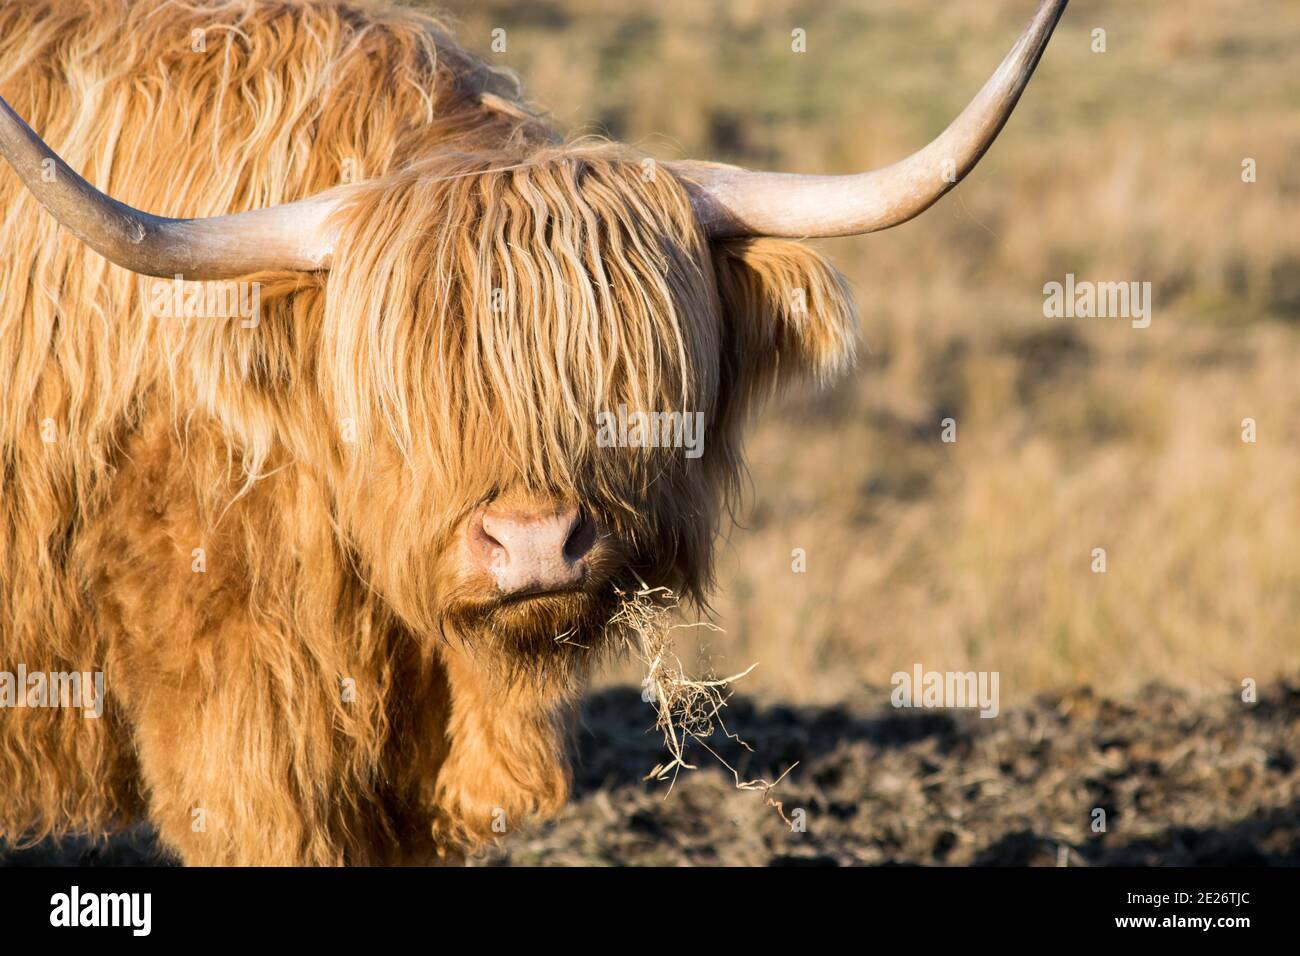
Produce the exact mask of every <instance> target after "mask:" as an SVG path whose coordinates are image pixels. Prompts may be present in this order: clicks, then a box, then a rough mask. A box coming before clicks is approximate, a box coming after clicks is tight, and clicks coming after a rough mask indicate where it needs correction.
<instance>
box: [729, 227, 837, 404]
mask: <svg viewBox="0 0 1300 956" xmlns="http://www.w3.org/2000/svg"><path fill="white" fill-rule="evenodd" d="M713 262H714V270H715V273H716V275H717V281H718V293H719V295H720V297H721V303H722V311H723V320H724V323H725V327H726V333H725V334H726V341H725V342H724V343H723V352H724V358H723V364H724V369H725V372H724V374H726V375H727V377H728V378H730V379H731V383H730V387H731V389H732V390H734V391H735V392H738V393H740V394H743V395H746V396H748V397H751V398H753V397H759V396H761V395H762V394H763V393H766V392H769V391H770V390H771V389H772V388H774V387H780V386H782V385H784V384H787V383H789V382H791V381H793V380H795V379H799V378H812V379H816V380H818V381H819V382H826V381H828V380H830V379H831V378H833V377H834V376H836V375H837V374H839V373H840V372H843V371H844V370H846V369H847V368H849V367H850V366H851V365H852V364H853V359H854V352H855V345H856V341H857V334H858V328H857V310H856V309H855V308H854V305H853V295H852V293H851V292H850V291H849V288H848V283H847V282H846V281H845V279H844V277H843V276H842V275H840V273H839V272H838V271H836V270H835V268H834V267H833V266H831V264H830V263H828V262H827V261H826V260H825V259H824V258H823V257H822V256H820V255H819V254H818V253H816V252H815V251H813V250H812V249H809V248H808V247H807V246H804V245H800V244H799V243H797V242H787V241H785V240H780V239H746V240H735V241H729V242H715V243H714V244H713Z"/></svg>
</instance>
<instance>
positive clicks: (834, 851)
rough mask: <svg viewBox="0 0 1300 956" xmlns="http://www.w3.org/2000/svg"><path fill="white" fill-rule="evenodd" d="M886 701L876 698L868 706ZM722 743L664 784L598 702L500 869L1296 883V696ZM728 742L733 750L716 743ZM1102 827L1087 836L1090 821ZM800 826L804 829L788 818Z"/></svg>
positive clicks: (1124, 703)
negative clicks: (1105, 870) (553, 804)
mask: <svg viewBox="0 0 1300 956" xmlns="http://www.w3.org/2000/svg"><path fill="white" fill-rule="evenodd" d="M868 696H869V697H870V699H873V700H887V695H886V694H885V692H883V691H879V692H873V693H872V694H870V695H866V694H864V698H866V697H868ZM728 714H729V717H728V726H729V727H730V728H731V729H732V730H733V731H735V732H737V733H739V734H741V735H742V736H744V737H745V739H746V740H747V742H748V743H749V744H750V746H752V747H753V750H754V752H753V753H752V754H750V753H747V752H746V751H744V750H743V749H742V748H740V747H739V746H737V745H736V744H735V743H734V742H732V741H729V740H726V739H725V738H723V739H722V740H716V741H714V742H713V743H714V746H715V748H716V749H717V750H718V753H719V754H720V755H721V756H723V757H725V758H726V759H727V760H728V762H730V763H731V764H732V766H734V767H736V769H737V771H738V772H739V774H740V777H741V779H742V780H745V779H750V778H756V777H764V778H767V779H769V780H770V779H775V778H776V777H777V776H779V775H780V773H781V772H782V771H784V770H785V769H786V768H787V767H788V766H789V765H790V764H791V763H794V762H795V761H798V763H799V765H798V767H796V768H795V769H794V771H793V772H791V773H790V774H789V775H788V776H787V777H786V778H785V779H784V780H783V781H782V783H781V784H780V786H779V787H778V788H777V790H776V791H774V792H773V794H772V797H773V798H774V799H777V800H779V801H780V802H781V803H782V805H783V810H784V813H785V814H786V815H787V816H789V817H790V818H791V819H792V820H799V819H802V821H803V823H804V828H803V830H802V831H800V832H796V831H794V830H792V829H791V827H790V826H789V825H787V824H786V823H785V822H784V821H783V819H782V817H781V815H780V814H779V813H778V812H777V810H776V809H775V808H773V807H771V806H769V805H767V804H766V802H765V800H764V797H763V795H762V794H761V793H759V792H755V791H745V790H738V789H737V788H736V786H735V781H734V779H733V777H732V776H731V774H730V773H729V772H728V771H726V770H725V769H723V768H722V767H721V765H720V764H719V763H718V762H717V761H716V760H715V759H714V758H713V757H711V756H710V755H709V754H708V753H706V752H704V751H702V750H700V751H698V752H697V756H698V758H699V759H698V761H697V763H698V765H699V767H700V769H699V770H696V771H693V772H685V773H683V774H682V775H681V776H680V777H679V778H678V780H677V781H676V783H675V785H674V786H673V788H672V790H671V792H668V787H667V784H664V783H658V782H651V783H646V782H643V781H642V779H641V778H642V777H643V776H644V774H645V773H646V772H647V771H648V770H649V769H650V768H651V767H653V766H654V765H655V764H656V763H658V762H659V761H660V760H661V759H662V742H661V741H660V739H659V737H658V736H657V734H655V733H654V732H653V731H650V732H647V731H646V728H647V726H648V725H649V723H650V722H651V715H650V714H649V711H648V705H646V704H644V703H643V702H642V701H641V699H640V696H639V694H638V692H637V691H634V690H631V689H625V688H618V689H613V690H607V691H603V692H600V693H597V694H594V695H592V696H591V697H590V698H589V699H588V701H587V703H586V705H585V707H584V713H583V728H582V730H581V731H580V732H579V736H578V744H579V762H578V767H577V770H576V786H575V794H574V799H573V801H572V803H571V804H570V806H569V807H568V809H566V810H565V812H564V813H563V815H562V816H561V817H560V819H559V820H557V821H556V822H554V823H553V824H549V825H546V826H544V827H540V828H535V829H533V830H531V831H528V832H523V833H519V834H515V835H512V836H509V837H508V838H507V839H506V841H505V843H504V844H503V846H502V847H501V848H500V849H498V850H496V851H493V852H492V853H491V854H489V855H488V856H487V857H485V858H484V859H482V860H480V861H478V862H479V863H480V864H488V865H502V864H515V865H535V864H550V865H593V864H594V865H638V866H641V865H652V866H653V865H757V866H772V865H851V864H931V865H933V864H940V865H942V864H947V865H970V864H974V865H1008V866H1024V865H1059V864H1060V863H1068V864H1069V865H1071V866H1082V865H1089V866H1097V865H1268V864H1292V865H1294V864H1300V768H1298V767H1297V758H1298V755H1300V681H1296V682H1292V683H1289V684H1280V685H1277V686H1274V687H1273V688H1271V689H1267V688H1266V689H1263V690H1262V691H1261V698H1260V701H1259V702H1258V703H1256V704H1253V705H1248V704H1243V703H1242V702H1241V701H1240V700H1239V699H1238V698H1236V697H1221V698H1205V697H1193V696H1190V695H1188V694H1184V693H1181V692H1178V691H1173V690H1170V689H1167V688H1163V687H1159V686H1153V687H1150V688H1147V689H1146V690H1145V691H1144V692H1143V693H1141V694H1138V695H1136V696H1134V697H1131V698H1128V699H1125V700H1120V701H1114V700H1107V699H1103V698H1101V697H1099V696H1097V695H1095V694H1094V693H1092V692H1091V691H1089V690H1087V689H1082V690H1076V691H1072V692H1069V693H1067V694H1063V695H1054V696H1044V697H1040V698H1038V699H1037V700H1035V701H1034V702H1033V704H1032V705H1030V706H1027V707H1023V708H1018V709H1012V710H1006V711H1004V712H1003V714H1002V716H1000V717H998V718H996V719H992V720H981V719H979V718H978V717H977V716H975V715H974V714H972V713H970V712H965V711H962V712H954V711H895V710H892V709H890V708H889V707H888V706H885V707H884V708H877V709H865V708H864V709H858V708H854V707H848V706H838V707H786V706H780V705H760V704H757V703H755V702H754V701H752V700H749V699H745V698H739V697H738V698H733V700H732V703H731V705H730V707H729V710H728ZM719 736H721V735H719ZM1095 808H1100V809H1102V810H1104V811H1105V813H1106V829H1105V832H1100V833H1097V832H1093V830H1092V828H1091V823H1092V820H1093V811H1094V809H1095ZM800 810H802V811H803V813H802V815H800V814H798V813H796V811H800ZM150 858H151V847H150V842H149V840H148V837H147V835H140V834H137V835H136V836H135V837H134V838H130V839H123V840H119V841H115V842H114V843H113V844H110V845H109V846H108V847H98V848H86V847H81V846H67V845H65V846H64V847H62V848H59V847H53V846H49V845H46V846H41V847H38V848H36V849H35V850H30V851H25V852H23V853H18V854H11V855H10V857H9V858H8V860H7V861H6V862H9V863H11V864H12V863H16V864H20V865H21V864H23V863H45V862H62V863H76V862H84V863H126V864H134V863H144V862H148V861H149V860H150Z"/></svg>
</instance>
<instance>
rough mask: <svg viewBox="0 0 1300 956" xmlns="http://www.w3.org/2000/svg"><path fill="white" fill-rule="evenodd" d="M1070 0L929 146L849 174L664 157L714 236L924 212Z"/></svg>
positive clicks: (1043, 15) (847, 232) (893, 222)
mask: <svg viewBox="0 0 1300 956" xmlns="http://www.w3.org/2000/svg"><path fill="white" fill-rule="evenodd" d="M1067 2H1068V0H1042V2H1041V3H1040V4H1039V5H1038V12H1037V13H1035V14H1034V18H1033V19H1032V20H1031V21H1030V22H1029V26H1028V27H1026V28H1025V32H1024V33H1023V34H1022V35H1021V37H1020V40H1019V42H1017V43H1016V45H1015V46H1014V47H1012V48H1011V52H1010V53H1008V54H1007V57H1006V59H1005V60H1003V61H1002V65H1001V66H1000V67H998V70H997V72H996V73H994V74H993V76H992V78H991V79H990V80H989V81H988V82H987V83H985V84H984V88H983V89H982V90H980V91H979V95H978V96H976V97H975V99H974V100H972V101H971V103H970V105H969V106H967V107H966V109H965V110H964V111H963V112H962V114H961V115H960V116H958V117H957V119H955V120H954V121H953V123H952V125H951V126H949V127H948V128H947V129H946V130H944V131H943V133H942V134H941V135H940V136H939V138H938V139H936V140H935V141H934V142H932V143H931V144H930V145H929V146H926V147H925V148H924V149H922V150H920V151H919V152H916V153H913V154H912V155H911V156H909V157H907V159H904V160H903V161H901V162H898V163H895V164H894V165H892V166H886V167H883V168H881V169H875V170H872V171H871V172H867V173H859V174H857V175H850V176H802V175H797V174H789V173H767V172H754V171H751V170H748V169H741V168H739V167H737V166H723V165H718V164H713V163H699V162H689V161H688V162H678V163H668V164H666V165H667V166H668V167H669V169H671V170H672V171H673V173H675V174H676V175H677V176H678V178H680V179H681V180H682V181H683V182H684V183H685V184H686V187H687V189H688V191H689V192H690V194H691V202H692V204H693V205H694V207H695V211H696V215H697V216H698V217H699V220H700V222H701V223H702V225H703V226H704V229H705V230H706V232H707V233H708V234H709V235H710V236H711V237H712V238H715V239H727V238H739V237H744V236H782V237H787V238H805V237H818V236H856V235H861V234H863V233H867V232H876V231H878V230H880V229H888V228H889V227H890V226H897V225H899V224H900V223H904V222H907V220H909V219H911V218H912V217H913V216H918V215H920V214H921V213H923V212H925V210H926V209H928V208H930V206H931V205H932V204H933V203H935V202H936V201H937V200H938V199H939V197H940V196H942V195H943V194H944V193H946V192H947V191H948V190H949V189H951V188H952V187H953V186H955V185H957V183H958V182H960V181H961V179H962V178H963V177H964V176H965V175H966V174H967V173H969V172H970V171H971V170H972V169H973V168H974V167H975V164H976V163H977V162H979V160H980V157H981V156H983V155H984V152H985V151H986V150H987V149H988V148H989V146H991V145H992V143H993V140H994V139H996V138H997V135H998V133H999V132H1001V130H1002V126H1003V124H1005V123H1006V121H1007V119H1008V117H1010V116H1011V111H1012V110H1013V109H1015V106H1016V101H1017V100H1019V99H1020V94H1021V93H1022V92H1023V91H1024V88H1025V85H1026V84H1027V83H1028V82H1029V78H1030V76H1032V75H1033V72H1034V67H1036V66H1037V65H1038V59H1039V57H1041V56H1042V55H1043V50H1044V48H1046V46H1047V41H1048V39H1049V38H1050V37H1051V35H1052V30H1053V29H1055V27H1056V23H1057V21H1058V20H1060V19H1061V14H1062V13H1064V12H1065V5H1066V3H1067Z"/></svg>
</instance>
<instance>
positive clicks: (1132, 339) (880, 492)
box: [444, 0, 1300, 705]
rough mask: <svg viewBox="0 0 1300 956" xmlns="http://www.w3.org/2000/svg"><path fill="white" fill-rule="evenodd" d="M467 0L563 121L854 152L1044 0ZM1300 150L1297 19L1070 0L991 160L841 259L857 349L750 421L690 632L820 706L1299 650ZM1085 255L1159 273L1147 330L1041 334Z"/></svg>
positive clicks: (962, 75)
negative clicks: (1099, 47) (991, 674)
mask: <svg viewBox="0 0 1300 956" xmlns="http://www.w3.org/2000/svg"><path fill="white" fill-rule="evenodd" d="M444 6H447V7H450V8H451V12H452V14H453V16H457V17H460V18H461V21H462V22H461V28H460V30H459V36H460V38H461V39H462V41H463V42H464V43H466V44H467V45H469V46H471V47H473V48H475V49H477V50H479V51H481V52H484V53H488V51H489V43H490V31H491V30H492V29H493V28H495V27H503V28H505V29H506V30H507V38H508V48H507V51H506V52H505V53H504V54H502V55H500V56H497V57H495V58H494V59H495V60H496V61H497V62H500V63H502V64H504V65H508V66H511V67H513V68H515V69H516V70H517V71H518V72H519V73H520V75H521V76H522V77H523V78H524V80H525V90H526V92H527V93H528V94H529V95H530V96H531V97H532V98H533V99H535V100H536V101H537V102H538V103H540V104H543V105H544V106H546V107H548V108H549V109H551V110H552V111H553V113H554V115H555V117H556V119H557V121H558V122H559V123H560V125H561V126H562V127H564V128H566V129H568V130H571V131H572V132H574V133H580V132H590V131H593V130H604V131H606V132H608V133H610V134H611V135H614V136H617V137H619V138H623V139H626V140H628V141H631V142H634V143H638V144H640V145H642V146H644V147H645V148H647V149H649V150H650V151H652V152H654V153H655V154H657V155H659V156H661V157H664V158H672V157H676V156H681V155H694V156H698V157H701V158H713V159H724V160H732V161H739V162H744V163H749V164H753V165H767V166H770V167H773V168H781V169H788V170H803V171H847V170H850V169H854V168H859V167H865V166H869V165H876V164H880V163H883V162H888V161H891V160H893V159H895V158H898V157H899V156H900V155H902V154H903V153H905V152H907V151H908V150H910V149H912V148H914V147H915V146H917V145H919V144H920V143H922V142H924V141H925V140H926V139H927V138H928V137H929V136H931V135H933V134H934V133H935V132H936V131H937V130H938V129H940V128H941V127H942V126H943V124H944V123H945V122H946V121H947V119H948V118H950V117H951V116H952V115H955V113H956V112H957V111H958V110H959V109H960V108H961V106H962V105H963V104H964V103H965V101H966V100H967V98H968V97H969V96H970V95H971V94H973V92H974V91H975V90H976V89H977V88H978V87H979V85H980V84H981V83H982V82H983V80H984V78H985V77H986V75H987V74H988V72H989V71H991V69H992V68H993V66H994V65H995V64H996V63H997V62H998V61H999V59H1000V58H1001V56H1002V54H1003V53H1004V52H1005V50H1006V49H1007V48H1008V47H1009V45H1010V43H1011V41H1012V39H1013V37H1014V35H1015V34H1016V32H1017V30H1018V29H1019V27H1020V25H1021V23H1022V22H1023V19H1024V18H1025V17H1027V16H1028V14H1029V12H1030V9H1031V8H1032V6H1033V3H1032V0H998V2H988V3H965V2H957V0H924V2H922V0H870V2H862V0H853V2H848V0H824V2H821V3H812V2H793V0H727V2H724V0H701V2H691V3H680V4H678V3H672V4H662V5H658V6H651V5H648V4H645V3H642V2H639V0H552V2H538V3H530V4H527V5H519V4H515V3H513V2H509V3H507V2H505V0H492V2H487V3H473V4H471V3H468V2H465V3H450V2H448V3H444ZM794 27H802V28H804V29H806V30H807V31H808V44H809V45H808V53H806V54H803V55H798V54H793V53H791V52H790V49H789V37H790V30H791V29H792V28H794ZM1097 27H1101V28H1104V29H1106V31H1107V45H1108V52H1106V53H1104V54H1097V53H1093V52H1091V50H1090V42H1091V38H1090V33H1091V31H1092V30H1093V29H1094V28H1097ZM489 55H490V54H489ZM1297 156H1300V6H1297V5H1296V4H1294V3H1292V2H1288V0H1189V2H1185V3H1176V4H1175V3H1165V2H1155V0H1150V2H1135V0H1115V2H1093V3H1089V2H1081V0H1080V2H1076V3H1074V4H1072V5H1071V9H1070V10H1069V11H1068V12H1067V14H1066V17H1065V20H1064V22H1063V23H1062V26H1061V28H1060V30H1059V31H1058V35H1057V37H1056V38H1055V39H1054V40H1053V42H1052V45H1051V47H1050V48H1049V50H1048V53H1047V56H1046V57H1045V59H1044V62H1043V65H1042V67H1041V68H1040V71H1039V74H1038V76H1037V77H1036V78H1035V80H1034V82H1033V84H1032V85H1031V87H1030V90H1029V92H1028V93H1027V95H1026V96H1025V99H1024V102H1023V103H1022V105H1021V107H1020V109H1019V111H1018V112H1017V114H1016V116H1015V117H1014V118H1013V120H1012V122H1011V123H1010V125H1009V126H1008V128H1007V130H1006V131H1005V132H1004V133H1003V135H1002V137H1001V138H1000V139H999V141H998V143H997V144H996V145H995V147H994V148H993V150H992V151H991V153H990V154H989V156H988V157H987V158H986V159H985V161H984V163H983V164H982V165H981V166H980V168H979V170H977V172H976V173H975V174H974V175H973V176H972V177H971V178H970V180H968V181H967V182H966V183H965V184H963V185H962V186H961V187H960V188H959V189H958V190H957V192H956V193H954V194H953V195H952V196H950V197H949V198H948V199H946V200H945V201H944V202H943V203H941V204H940V205H939V206H937V207H936V208H935V209H933V210H932V211H931V212H929V213H928V214H927V215H925V216H923V217H922V218H921V219H919V220H917V221H916V222H914V223H911V224H908V225H906V226H904V227H901V228H899V229H896V230H893V231H890V232H887V233H883V234H880V235H876V236H871V237H865V238H861V239H853V240H840V241H835V242H830V243H826V244H825V248H826V250H827V251H828V253H829V254H830V255H831V256H832V258H833V259H834V260H835V261H836V262H837V263H838V264H839V265H840V267H841V268H842V269H843V270H844V271H845V272H846V274H847V275H848V276H849V278H850V279H851V280H852V282H853V284H854V286H855V289H856V292H857V295H858V299H859V305H860V309H861V313H862V320H863V325H864V330H865V335H864V338H865V342H864V346H865V348H864V349H863V354H864V360H863V362H862V365H861V368H860V369H859V371H858V372H857V373H856V374H855V375H854V376H853V377H852V378H851V379H850V380H849V381H847V382H845V383H844V384H843V385H841V386H840V387H839V388H838V389H836V390H835V391H833V392H832V393H830V394H827V395H823V396H812V395H804V396H793V397H791V398H789V399H787V400H785V401H783V402H782V403H780V404H779V405H778V406H776V407H775V408H774V409H772V410H771V413H770V414H769V415H768V416H767V417H766V418H765V419H764V422H763V424H762V426H761V427H760V428H759V430H758V431H757V433H756V434H755V436H754V438H753V441H752V442H751V463H752V468H753V495H752V502H751V505H750V507H748V508H747V509H746V512H745V514H744V527H742V528H740V529H738V530H736V531H735V532H733V533H732V535H731V537H730V540H729V541H728V542H726V543H725V544H724V545H723V547H724V555H723V560H722V568H723V574H722V579H721V582H720V584H721V586H720V589H719V593H718V600H717V604H716V612H717V613H716V621H717V623H718V624H719V625H720V626H721V627H723V628H724V629H725V631H726V633H725V634H723V635H716V634H715V635H708V634H707V633H706V634H705V636H704V637H702V638H699V639H698V641H699V643H701V644H706V643H707V645H708V649H709V650H710V651H711V654H712V659H713V664H714V666H715V667H716V668H717V669H718V670H719V671H720V672H725V673H730V672H732V671H739V670H743V669H744V668H745V667H747V666H748V665H749V664H750V663H753V662H759V664H760V666H759V667H758V668H757V669H756V670H755V671H754V672H753V673H752V674H751V675H750V676H749V677H748V678H747V679H746V681H745V686H746V689H747V690H762V691H766V692H770V693H773V694H778V695H782V696H784V697H786V698H789V699H793V700H800V701H819V702H825V701H832V700H837V699H843V698H845V697H847V696H851V695H854V694H858V693H860V692H861V688H862V687H863V685H874V686H877V687H879V686H881V685H884V684H887V683H888V681H889V676H890V675H891V674H892V673H893V672H894V671H896V670H901V669H909V668H910V667H911V666H912V664H913V663H914V662H917V661H920V662H922V663H923V664H924V665H925V666H926V667H927V668H931V669H961V670H965V669H989V670H998V671H1000V672H1001V675H1002V681H1001V686H1002V690H1003V694H1004V705H1005V704H1012V703H1015V702H1017V701H1021V700H1023V699H1024V698H1025V697H1026V696H1027V695H1029V694H1031V693H1034V692H1037V691H1039V690H1042V689H1046V688H1050V687H1060V686H1065V685H1072V684H1076V683H1080V682H1086V683H1093V684H1096V685H1098V686H1099V687H1100V688H1102V689H1104V690H1105V691H1106V692H1108V693H1111V692H1115V693H1124V692H1128V691H1132V690H1134V689H1136V688H1138V687H1140V686H1141V685H1142V684H1144V683H1146V682H1147V681H1149V680H1152V679H1161V680H1164V681H1167V682H1170V683H1173V684H1176V685H1181V686H1185V687H1190V688H1194V689H1198V690H1207V691H1208V690H1225V689H1227V688H1230V687H1232V686H1235V685H1236V684H1237V683H1238V682H1239V681H1240V680H1241V679H1242V678H1244V677H1254V678H1256V679H1258V680H1261V681H1267V680H1268V679H1270V678H1271V677H1273V676H1275V675H1277V674H1278V673H1281V672H1286V671H1295V670H1296V669H1298V668H1300V640H1297V636H1298V635H1297V630H1298V625H1297V621H1298V620H1300V544H1298V543H1297V540H1296V536H1297V531H1298V530H1300V229H1297V228H1296V223H1297V221H1300V164H1297V162H1296V157H1297ZM1246 157H1252V158H1254V159H1255V160H1256V161H1257V163H1258V182H1255V183H1251V184H1247V183H1243V182H1242V179H1241V163H1242V160H1243V159H1244V158H1246ZM1067 272H1073V273H1075V274H1077V275H1078V276H1079V278H1080V279H1094V280H1098V281H1130V280H1134V281H1149V282H1151V283H1152V284H1153V287H1154V290H1155V312H1154V318H1153V321H1152V324H1151V327H1150V328H1147V329H1142V330H1138V329H1133V328H1130V326H1129V324H1128V322H1127V321H1125V320H1118V319H1110V320H1102V319H1091V320H1088V319H1061V320H1053V319H1045V318H1044V317H1043V314H1042V302H1043V296H1042V287H1043V284H1044V283H1045V282H1048V281H1053V280H1056V281H1060V280H1062V279H1063V277H1064V275H1065V273H1067ZM946 416H952V417H954V418H955V419H956V421H957V423H958V426H957V427H958V441H957V442H956V443H955V444H944V443H942V442H941V441H940V421H941V419H943V418H944V417H946ZM1246 417H1251V418H1254V419H1256V420H1257V422H1258V428H1259V440H1258V442H1257V443H1255V444H1245V443H1243V442H1242V441H1241V437H1240V431H1241V422H1242V419H1243V418H1246ZM795 548H802V549H805V551H806V554H807V571H806V572H805V573H794V572H793V571H792V570H791V561H792V557H791V552H792V550H793V549H795ZM1094 548H1105V549H1106V552H1107V565H1108V570H1107V572H1106V573H1105V574H1094V573H1093V572H1092V571H1091V568H1090V565H1091V562H1092V550H1093V549H1094ZM691 640H696V639H694V638H692V639H691ZM684 646H685V647H686V652H685V653H684V655H683V656H684V657H685V658H686V659H688V660H689V659H690V654H691V645H690V640H688V641H687V642H686V643H685V645H684ZM609 679H611V680H628V679H631V680H632V681H634V682H635V681H637V680H639V679H640V675H639V674H638V673H637V672H636V667H635V665H629V666H628V668H627V669H624V670H622V671H617V672H615V673H614V674H612V675H610V678H609Z"/></svg>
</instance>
